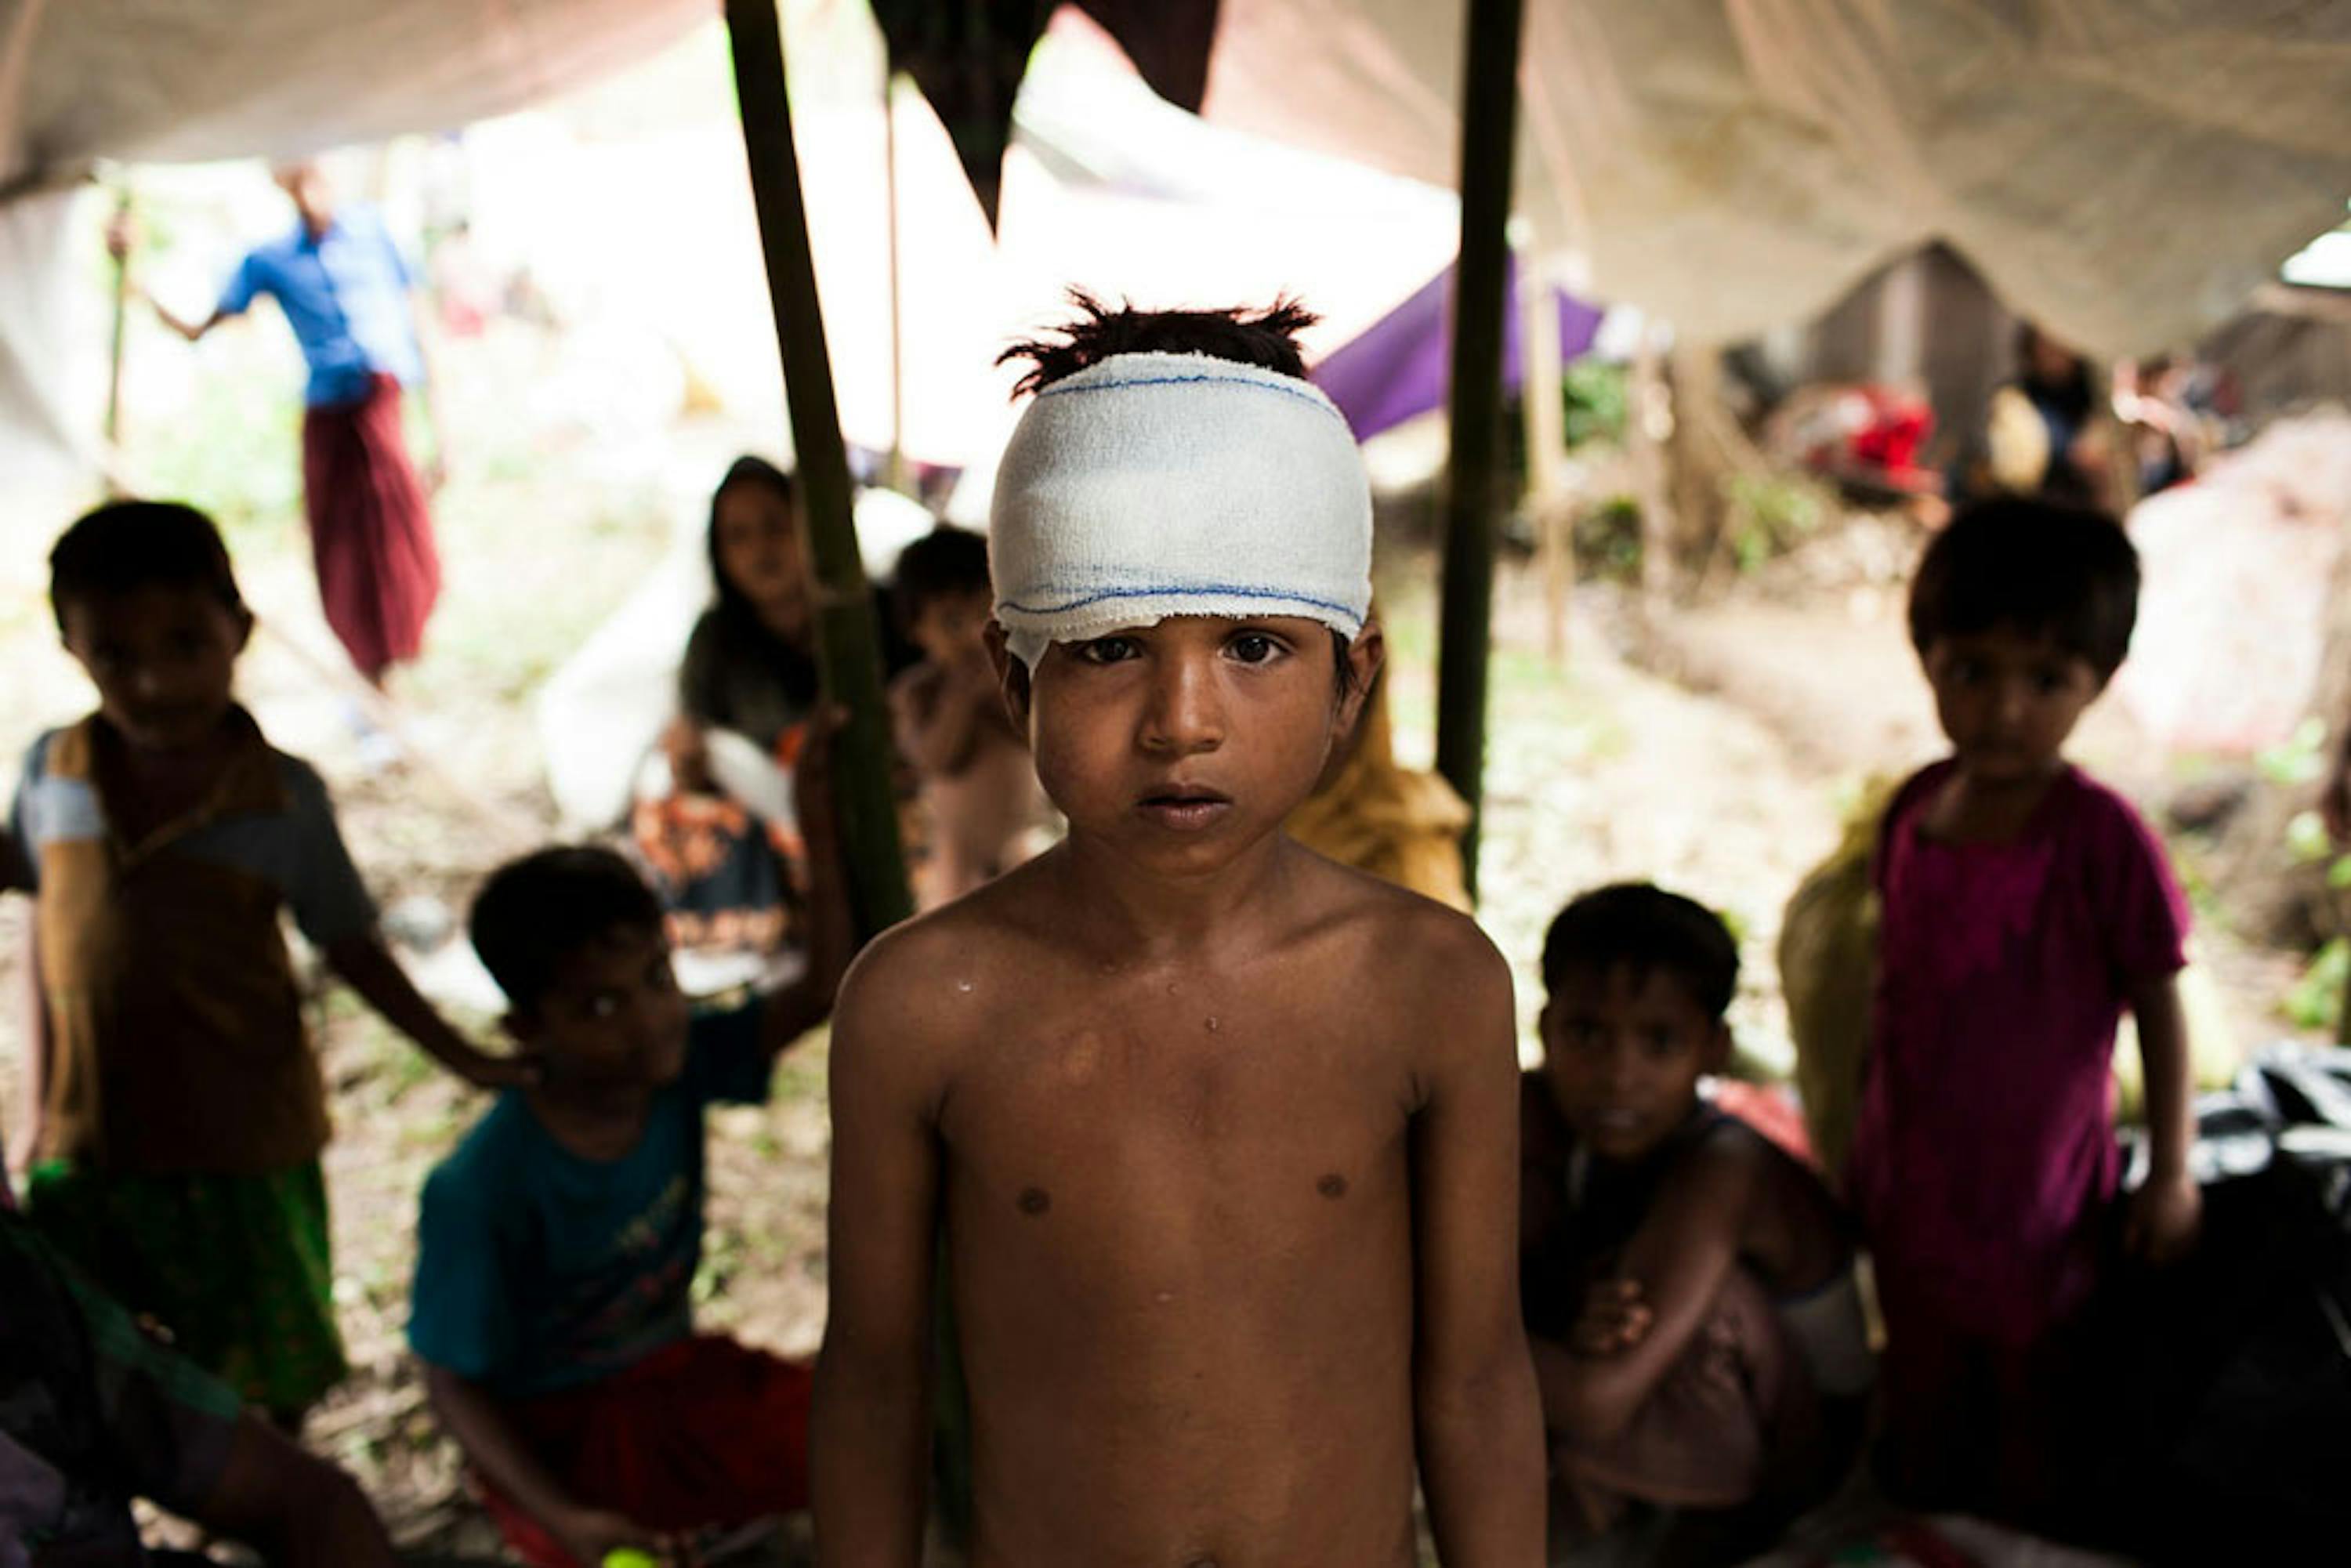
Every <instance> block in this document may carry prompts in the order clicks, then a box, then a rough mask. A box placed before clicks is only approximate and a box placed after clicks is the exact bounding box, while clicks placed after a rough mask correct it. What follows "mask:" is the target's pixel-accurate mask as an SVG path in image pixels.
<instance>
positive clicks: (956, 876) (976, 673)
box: [890, 524, 1040, 909]
mask: <svg viewBox="0 0 2351 1568" xmlns="http://www.w3.org/2000/svg"><path fill="white" fill-rule="evenodd" d="M897 599H898V603H897V610H898V618H899V620H900V622H902V623H903V624H904V626H905V629H906V635H907V637H908V639H909V640H910V641H912V642H913V643H914V645H915V646H916V647H918V648H920V649H921V650H922V651H923V662H922V663H921V664H916V665H914V667H913V668H912V669H909V670H906V671H904V673H902V674H900V675H899V676H898V678H897V679H896V680H894V681H893V682H892V683H891V684H890V708H891V715H892V717H893V720H894V721H895V727H896V730H897V737H898V750H899V753H900V755H902V756H903V757H904V758H905V759H906V760H907V761H908V762H909V763H911V764H912V765H913V767H914V772H915V774H916V776H917V777H918V778H919V779H920V780H921V783H922V800H923V808H924V811H925V815H926V816H927V817H928V819H929V821H928V826H929V847H930V858H929V859H928V860H927V861H926V862H925V863H924V866H923V868H922V872H921V873H920V877H919V880H920V883H921V886H920V887H919V889H918V892H919V894H920V898H919V900H918V902H919V903H920V904H922V906H923V907H924V908H925V909H928V908H932V907H934V906H935V905H938V904H945V903H946V902H948V901H949V900H950V899H956V898H961V897H962V896H963V895H964V894H967V893H969V892H970V891H971V890H972V889H973V888H975V887H977V886H978V885H979V884H980V883H984V882H988V881H991V880H993V879H994V878H996V877H998V876H1000V875H1002V874H1003V873H1005V872H1007V871H1008V870H1010V869H1011V868H1012V867H1013V866H1014V865H1016V864H1018V863H1019V862H1020V861H1021V860H1023V859H1025V858H1026V852H1027V850H1028V847H1029V846H1028V845H1027V843H1026V842H1025V840H1026V839H1027V837H1028V834H1029V830H1030V829H1031V828H1033V827H1034V826H1035V825H1036V821H1037V817H1038V809H1039V806H1040V800H1039V799H1038V793H1037V768H1036V766H1035V764H1033V763H1032V762H1031V761H1030V760H1029V745H1028V742H1027V740H1026V739H1025V738H1024V737H1022V736H1021V734H1020V732H1019V730H1017V729H1015V728H1014V727H1012V719H1011V716H1010V715H1009V714H1008V713H1007V712H1006V710H1005V706H1004V694H1003V693H1002V692H1001V691H999V690H998V687H997V684H996V665H995V664H994V663H993V662H992V661H991V660H990V659H989V658H988V656H987V619H988V610H989V606H990V605H991V604H992V603H993V602H994V600H993V598H992V596H991V595H990V593H989V591H988V582H987V538H986V537H985V536H983V535H980V534H976V533H972V532H971V531H969V530H968V529H966V528H950V527H948V526H946V525H945V524H942V525H940V526H939V527H938V528H935V529H933V530H932V531H931V532H930V533H929V534H928V535H926V536H925V537H924V538H919V539H916V540H915V541H914V543H912V544H910V545H908V546H907V547H906V548H905V549H904V552H903V553H901V554H900V556H899V557H898V582H897Z"/></svg>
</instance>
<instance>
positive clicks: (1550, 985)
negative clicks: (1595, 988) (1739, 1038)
mask: <svg viewBox="0 0 2351 1568" xmlns="http://www.w3.org/2000/svg"><path fill="white" fill-rule="evenodd" d="M1617 969H1625V970H1628V971H1630V972H1631V973H1632V974H1633V975H1634V976H1635V977H1636V978H1637V977H1646V976H1648V975H1651V974H1654V973H1656V972H1658V971H1660V970H1662V971H1663V972H1665V973H1666V974H1668V975H1671V976H1672V977H1674V978H1675V979H1676V980H1677V981H1678V982H1680V984H1681V986H1682V988H1683V989H1684V990H1686V991H1687V992H1688V993H1689V996H1690V999H1691V1000H1693V1001H1695V1002H1697V1003H1698V1006H1699V1007H1701V1008H1704V1009H1706V1014H1707V1016H1708V1018H1711V1019H1720V1018H1721V1017H1722V1015H1723V1014H1724V1012H1726V1011H1727V1010H1729V1007H1730V998H1732V997H1733V996H1734V995H1736V994H1737V992H1738V988H1739V944H1738V943H1737V942H1736V941H1734V940H1733V939H1732V938H1731V935H1730V928H1729V926H1727V925H1724V924H1723V923H1722V920H1721V917H1720V916H1719V915H1716V914H1715V913H1714V912H1713V911H1712V910H1710V909H1708V908H1707V907H1706V906H1705V905H1704V904H1699V903H1698V902H1697V901H1696V900H1695V899H1689V898H1685V897H1683V896H1682V895H1681V894H1678V893H1667V891H1665V889H1663V888H1660V887H1656V886H1653V885H1652V884H1650V883H1646V882H1638V883H1635V882H1622V883H1613V884H1611V885H1609V886H1607V887H1602V888H1595V889H1593V891H1592V892H1590V893H1587V894H1583V896H1581V897H1579V898H1577V899H1575V900H1573V902H1571V903H1570V904H1568V906H1567V907H1566V908H1564V909H1562V910H1561V911H1560V912H1559V915H1558V916H1557V917H1556V918H1555V919H1553V920H1552V923H1551V930H1550V931H1549V932H1548V933H1547V934H1545V936H1544V937H1543V955H1542V976H1543V986H1544V988H1545V989H1547V990H1551V991H1553V992H1556V991H1557V990H1559V989H1560V988H1561V987H1562V985H1563V984H1565V982H1566V980H1567V977H1569V976H1570V975H1574V974H1579V973H1581V974H1587V975H1589V974H1602V975H1605V974H1609V973H1612V972H1614V971H1615V970H1617Z"/></svg>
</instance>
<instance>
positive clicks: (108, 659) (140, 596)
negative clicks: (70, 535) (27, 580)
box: [61, 583, 253, 751]
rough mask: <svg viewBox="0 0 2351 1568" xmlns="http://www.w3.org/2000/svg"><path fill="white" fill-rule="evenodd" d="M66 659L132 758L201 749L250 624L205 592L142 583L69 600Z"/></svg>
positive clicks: (223, 702)
mask: <svg viewBox="0 0 2351 1568" xmlns="http://www.w3.org/2000/svg"><path fill="white" fill-rule="evenodd" d="M61 619H62V623H63V630H64V633H65V644H66V652H68V653H71V654H72V655H73V656H74V658H75V660H76V661H77V662H78V663H79V664H80V665H81V667H82V669H83V670H84V671H85V672H86V673H87V674H89V678H90V681H91V683H92V684H93V685H96V686H97V687H98V706H99V712H100V713H102V714H104V715H105V716H106V720H107V722H108V723H109V724H110V725H112V726H113V727H115V729H116V730H117V731H118V732H119V733H120V735H121V736H122V737H123V738H124V739H125V740H127V741H129V742H130V743H131V745H132V746H134V747H139V748H141V750H155V751H171V750H178V749H181V748H183V747H190V746H195V745H198V744H201V743H202V742H203V741H204V740H205V739H207V738H208V737H210V736H211V735H212V734H213V732H214V730H215V729H217V728H218V727H219V726H220V722H221V719H222V718H223V717H224V716H225V715H226V714H227V712H228V708H229V688H230V685H231V682H232V680H233V678H234V677H235V672H236V656H237V654H238V653H241V652H243V651H244V648H245V643H246V638H247V637H248V636H249V635H251V634H252V631H253V618H252V616H250V615H248V614H245V613H243V612H238V611H234V610H231V609H230V608H229V607H228V606H227V605H225V604H223V603H222V602H221V601H220V600H219V598H218V597H217V596H216V595H215V594H214V592H213V591H212V590H210V589H209V588H204V587H202V586H197V585H192V584H181V583H146V584H142V585H141V586H140V587H137V588H131V589H126V590H124V591H121V592H120V593H94V594H89V595H86V596H83V597H81V598H78V599H68V601H66V603H65V606H64V613H63V616H62V618H61Z"/></svg>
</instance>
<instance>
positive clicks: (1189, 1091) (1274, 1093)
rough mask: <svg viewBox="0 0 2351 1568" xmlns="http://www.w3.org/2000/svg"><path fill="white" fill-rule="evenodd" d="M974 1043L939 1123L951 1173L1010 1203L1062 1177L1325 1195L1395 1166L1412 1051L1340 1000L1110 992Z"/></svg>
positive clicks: (1131, 1201)
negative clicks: (976, 1047) (971, 1057)
mask: <svg viewBox="0 0 2351 1568" xmlns="http://www.w3.org/2000/svg"><path fill="white" fill-rule="evenodd" d="M973 1054H974V1058H975V1059H974V1060H970V1061H967V1063H966V1064H965V1067H964V1070H963V1071H958V1072H957V1074H956V1082H955V1084H954V1086H953V1089H952V1090H951V1092H950V1093H949V1095H948V1097H947V1100H946V1104H945V1105H944V1106H943V1108H942V1114H941V1119H940V1130H941V1133H942V1134H943V1136H944V1137H945V1139H946V1144H947V1146H948V1150H949V1160H950V1165H951V1166H952V1167H954V1168H955V1169H956V1174H957V1175H958V1176H960V1177H961V1178H962V1179H964V1180H965V1181H967V1182H972V1183H977V1184H978V1185H980V1186H984V1187H986V1188H988V1189H990V1190H991V1191H995V1192H996V1196H998V1197H1001V1198H1003V1199H1004V1200H1005V1201H1008V1202H1010V1203H1012V1204H1014V1205H1015V1206H1016V1207H1017V1206H1019V1204H1021V1203H1023V1202H1024V1201H1025V1202H1026V1203H1027V1204H1028V1205H1029V1206H1030V1207H1032V1208H1033V1207H1035V1206H1036V1205H1037V1204H1038V1203H1039V1202H1040V1194H1041V1195H1043V1198H1044V1200H1046V1201H1050V1200H1051V1195H1052V1193H1053V1190H1054V1188H1055V1187H1056V1186H1059V1187H1060V1188H1061V1191H1062V1193H1063V1194H1064V1199H1065V1201H1066V1200H1068V1199H1073V1198H1075V1197H1077V1195H1078V1193H1079V1192H1087V1193H1092V1194H1094V1195H1096V1196H1098V1197H1102V1199H1104V1200H1105V1201H1108V1202H1110V1203H1111V1204H1112V1205H1113V1207H1131V1206H1133V1205H1135V1204H1144V1205H1146V1206H1156V1205H1157V1204H1158V1203H1162V1202H1165V1203H1172V1204H1176V1205H1181V1206H1187V1207H1189V1206H1196V1205H1198V1204H1200V1203H1203V1202H1207V1203H1210V1204H1212V1205H1213V1204H1218V1203H1223V1202H1246V1201H1251V1200H1252V1198H1253V1196H1259V1195H1261V1196H1268V1197H1271V1196H1276V1195H1283V1194H1286V1195H1288V1196H1290V1197H1298V1198H1301V1199H1315V1198H1319V1199H1321V1200H1322V1201H1324V1202H1328V1201H1331V1200H1332V1199H1334V1198H1337V1197H1343V1196H1344V1195H1345V1194H1347V1193H1349V1192H1351V1191H1353V1190H1355V1189H1357V1188H1358V1187H1360V1186H1362V1185H1363V1184H1364V1182H1365V1181H1366V1180H1367V1179H1370V1178H1371V1177H1372V1176H1373V1175H1374V1172H1385V1171H1386V1170H1387V1169H1388V1167H1389V1166H1391V1165H1393V1166H1395V1176H1396V1177H1397V1178H1398V1179H1400V1178H1401V1174H1402V1173H1401V1160H1400V1155H1401V1150H1402V1139H1403V1136H1404V1134H1405V1130H1406V1128H1407V1126H1408V1124H1409V1122H1410V1118H1411V1113H1412V1094H1413V1088H1412V1082H1411V1075H1410V1073H1409V1071H1408V1069H1407V1063H1408V1061H1409V1056H1410V1053H1409V1051H1408V1050H1407V1049H1406V1048H1405V1043H1404V1042H1403V1041H1400V1040H1396V1039H1395V1038H1394V1035H1393V1031H1392V1029H1385V1030H1384V1029H1381V1028H1378V1027H1374V1026H1373V1024H1372V1021H1371V1020H1369V1019H1366V1018H1365V1017H1364V1014H1363V1010H1362V1009H1361V1008H1360V1007H1359V1006H1357V1005H1356V1004H1355V1003H1353V1002H1352V1001H1350V1000H1348V999H1346V998H1329V999H1328V1000H1327V1001H1326V1002H1324V1003H1323V1004H1322V1005H1319V1006H1318V1005H1315V1004H1314V1003H1312V1002H1311V1001H1306V1000H1303V999H1300V998H1280V999H1276V1000H1271V1001H1269V1000H1267V999H1265V998H1253V997H1241V996H1237V995H1235V994H1233V993H1232V992H1230V991H1220V990H1218V989H1217V988H1213V987H1207V986H1195V985H1186V984H1183V983H1181V982H1177V983H1175V984H1173V985H1170V986H1162V987H1155V988H1153V989H1152V990H1150V991H1148V992H1140V993H1138V992H1137V991H1134V990H1122V991H1119V992H1116V993H1113V994H1112V995H1109V996H1106V997H1104V998H1100V999H1098V1000H1093V1001H1090V1002H1088V1003H1084V1004H1075V1005H1061V1006H1058V1007H1057V1006H1051V1005H1047V1006H1044V1007H1040V1008H1037V1009H1034V1010H1031V1011H1026V1012H1025V1013H1024V1014H1023V1015H1022V1016H1021V1017H1020V1018H1019V1021H1018V1022H1015V1023H1012V1024H1010V1025H1009V1026H1008V1027H1007V1028H1006V1029H1005V1030H1002V1032H1001V1033H1000V1035H999V1036H998V1038H997V1039H996V1040H991V1041H990V1042H988V1044H987V1046H986V1047H985V1048H984V1049H983V1050H981V1051H977V1052H975V1053H973ZM998 1189H1000V1190H998ZM1024 1212H1026V1211H1025V1210H1024Z"/></svg>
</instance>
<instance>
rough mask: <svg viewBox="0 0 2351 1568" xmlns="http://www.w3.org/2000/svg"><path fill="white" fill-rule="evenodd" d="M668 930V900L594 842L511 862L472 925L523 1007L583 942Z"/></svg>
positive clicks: (494, 974) (495, 973) (489, 962)
mask: <svg viewBox="0 0 2351 1568" xmlns="http://www.w3.org/2000/svg"><path fill="white" fill-rule="evenodd" d="M661 929H662V907H661V901H660V900H659V899H657V898H655V897H654V896H653V889H652V888H650V887H647V886H646V885H645V879H644V878H643V877H642V876H640V875H638V874H637V868H636V867H634V866H632V865H631V864H630V863H629V862H627V861H625V860H623V859H622V858H621V856H619V855H618V854H616V853H614V852H612V851H611V850H608V849H602V848H599V847H597V846H595V845H592V844H555V845H551V846H549V848H547V849H543V850H536V851H534V852H531V853H529V854H527V855H524V856H523V857H522V858H521V859H519V860H512V861H508V862H507V863H506V864H504V865H502V866H500V867H498V869H497V870H496V871H494V872H492V873H490V876H489V880H488V881H486V882H485V883H483V884H482V891H481V892H480V893H479V894H476V895H475V898H474V908H473V913H472V915H470V916H469V917H468V918H467V920H466V925H465V931H466V935H467V936H470V937H472V938H473V943H474V951H475V953H476V954H478V955H479V956H480V957H481V960H482V967H484V968H486V969H487V970H488V971H489V972H490V977H491V978H492V979H494V980H496V981H497V983H498V989H500V990H502V991H504V992H505V993H506V994H507V1005H508V1006H509V1007H511V1008H513V1009H514V1010H515V1011H516V1012H517V1013H528V1012H530V1011H532V1010H533V1009H536V1008H537V1007H538V1004H539V1002H540V1000H541V999H542V998H544V997H545V996H546V995H547V991H548V988H549V987H550V986H552V985H553V984H554V983H555V977H556V975H557V974H558V972H559V971H560V970H561V969H562V967H563V966H564V964H565V963H566V962H567V961H568V960H569V958H570V957H571V956H572V955H573V954H575V953H578V952H579V951H580V949H581V948H583V947H586V946H589V945H590V944H591V943H594V942H596V941H598V940H600V939H601V938H603V937H605V936H611V934H612V933H614V932H616V931H659V930H661Z"/></svg>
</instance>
